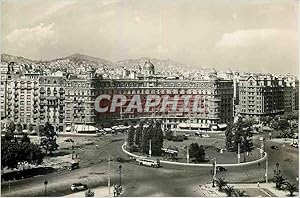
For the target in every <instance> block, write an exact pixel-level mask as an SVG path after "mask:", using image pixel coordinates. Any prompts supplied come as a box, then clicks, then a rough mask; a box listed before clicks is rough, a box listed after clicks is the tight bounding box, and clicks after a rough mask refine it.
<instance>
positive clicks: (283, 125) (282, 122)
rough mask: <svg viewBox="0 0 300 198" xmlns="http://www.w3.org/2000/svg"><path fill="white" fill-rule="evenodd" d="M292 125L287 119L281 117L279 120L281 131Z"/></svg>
mask: <svg viewBox="0 0 300 198" xmlns="http://www.w3.org/2000/svg"><path fill="white" fill-rule="evenodd" d="M289 127H290V123H289V122H288V121H287V120H286V119H280V120H279V121H278V129H279V130H281V131H284V130H287V129H288V128H289Z"/></svg>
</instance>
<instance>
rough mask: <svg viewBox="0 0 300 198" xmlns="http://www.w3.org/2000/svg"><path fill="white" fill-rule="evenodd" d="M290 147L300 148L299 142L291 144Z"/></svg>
mask: <svg viewBox="0 0 300 198" xmlns="http://www.w3.org/2000/svg"><path fill="white" fill-rule="evenodd" d="M290 146H292V147H295V148H299V145H298V143H297V142H294V143H291V144H290Z"/></svg>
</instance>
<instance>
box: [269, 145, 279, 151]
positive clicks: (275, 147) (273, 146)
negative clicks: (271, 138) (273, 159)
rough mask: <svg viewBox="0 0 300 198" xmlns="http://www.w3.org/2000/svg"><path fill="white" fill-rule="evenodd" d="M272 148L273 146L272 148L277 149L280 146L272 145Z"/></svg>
mask: <svg viewBox="0 0 300 198" xmlns="http://www.w3.org/2000/svg"><path fill="white" fill-rule="evenodd" d="M270 148H271V149H275V150H278V149H279V148H278V146H275V145H272V146H270Z"/></svg>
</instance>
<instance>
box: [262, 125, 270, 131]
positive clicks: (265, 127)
mask: <svg viewBox="0 0 300 198" xmlns="http://www.w3.org/2000/svg"><path fill="white" fill-rule="evenodd" d="M262 130H263V131H272V129H271V128H270V127H268V126H263V127H262Z"/></svg>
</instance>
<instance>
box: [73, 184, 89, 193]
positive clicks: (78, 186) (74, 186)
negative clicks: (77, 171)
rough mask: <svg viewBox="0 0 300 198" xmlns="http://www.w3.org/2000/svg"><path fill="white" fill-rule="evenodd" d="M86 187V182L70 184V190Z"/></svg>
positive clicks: (84, 188)
mask: <svg viewBox="0 0 300 198" xmlns="http://www.w3.org/2000/svg"><path fill="white" fill-rule="evenodd" d="M86 189H88V186H87V185H86V184H82V183H74V184H72V185H71V190H72V191H80V190H86Z"/></svg>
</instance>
